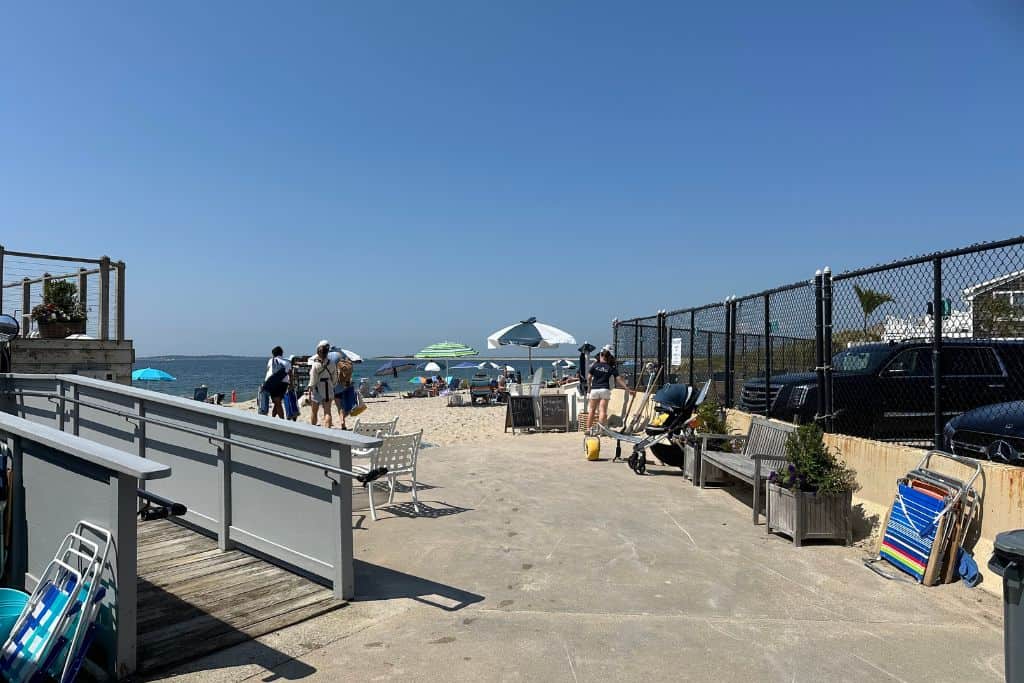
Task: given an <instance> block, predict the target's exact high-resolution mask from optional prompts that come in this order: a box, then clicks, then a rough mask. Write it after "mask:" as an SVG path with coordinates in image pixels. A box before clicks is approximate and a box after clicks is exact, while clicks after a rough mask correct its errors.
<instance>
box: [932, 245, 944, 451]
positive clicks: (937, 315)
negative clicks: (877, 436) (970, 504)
mask: <svg viewBox="0 0 1024 683" xmlns="http://www.w3.org/2000/svg"><path fill="white" fill-rule="evenodd" d="M932 278H933V282H932V384H934V387H933V393H934V396H935V406H934V407H935V442H934V444H933V448H942V427H943V423H942V259H941V258H936V259H935V260H934V261H932Z"/></svg>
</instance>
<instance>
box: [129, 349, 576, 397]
mask: <svg viewBox="0 0 1024 683" xmlns="http://www.w3.org/2000/svg"><path fill="white" fill-rule="evenodd" d="M483 360H487V361H492V360H493V361H494V362H495V363H497V364H499V365H511V366H512V367H514V368H515V369H516V370H518V371H519V372H521V373H523V376H524V377H526V376H527V375H528V374H529V363H528V362H527V360H526V358H516V359H513V360H508V359H506V360H498V359H491V358H487V359H482V358H469V359H458V360H452V361H449V365H458V364H459V363H462V362H464V361H467V362H468V361H477V362H479V361H483ZM552 360H554V358H552V357H546V358H534V360H533V367H534V370H536V369H538V368H544V377H545V378H550V377H551V376H552V367H551V361H552ZM569 360H573V359H572V358H569ZM387 361H388V359H387V358H368V359H366V360H364V361H363V362H362V363H356V365H355V368H354V371H353V373H352V376H353V379H354V381H355V383H356V384H358V383H359V380H360V378H362V377H369V378H370V382H371V383H376V381H377V379H383V380H384V381H386V382H387V383H388V384H389V385H390V386H391V389H392V391H399V390H401V391H408V390H409V389H410V388H412V387H413V385H412V384H410V383H409V380H410V379H412V378H413V377H418V376H422V375H426V374H441V375H444V374H445V372H444V361H439V362H438V365H440V366H441V372H440V373H426V372H424V371H422V370H406V371H404V372H400V373H398V379H397V380H396V379H395V378H394V377H392V376H391V375H390V374H389V375H387V376H386V377H380V378H378V377H375V376H374V374H373V373H374V372H376V371H377V369H378V368H379V367H380V366H381V365H383V364H384V363H386V362H387ZM420 362H426V361H420ZM139 368H158V369H160V370H163V371H164V372H167V373H170V374H171V375H173V376H174V377H175V379H176V381H174V382H133V383H132V385H133V386H136V387H139V388H142V389H149V390H150V391H159V392H162V393H165V394H172V395H174V396H186V397H191V396H192V392H193V389H195V388H196V387H198V386H200V385H201V384H205V385H206V386H208V387H209V388H210V393H211V394H212V393H214V392H222V393H224V394H226V395H227V397H228V398H230V396H231V391H232V390H234V391H235V392H237V395H238V400H239V401H247V400H249V399H253V398H256V394H257V393H258V392H259V388H260V384H262V383H263V376H264V375H265V374H266V370H267V359H266V358H236V357H232V358H190V357H185V358H170V357H159V358H138V359H137V360H136V362H135V369H139ZM474 372H476V370H475V369H466V370H451V371H450V373H449V374H451V375H454V376H455V377H465V378H469V377H472V376H473V373H474ZM484 372H486V373H488V374H489V375H492V376H497V374H498V371H497V370H494V369H491V368H488V369H485V370H484ZM566 372H568V373H570V374H572V373H575V372H576V370H575V368H573V369H570V370H559V374H564V373H566Z"/></svg>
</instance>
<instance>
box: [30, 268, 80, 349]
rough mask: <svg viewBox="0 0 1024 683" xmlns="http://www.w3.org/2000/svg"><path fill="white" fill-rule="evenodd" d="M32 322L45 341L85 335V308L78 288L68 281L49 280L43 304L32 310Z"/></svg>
mask: <svg viewBox="0 0 1024 683" xmlns="http://www.w3.org/2000/svg"><path fill="white" fill-rule="evenodd" d="M32 320H34V321H35V323H36V327H37V328H38V329H39V336H40V337H42V338H43V339H64V338H65V337H68V336H69V335H72V334H84V333H85V306H84V305H82V301H81V299H79V297H78V287H76V286H75V283H73V282H68V281H67V280H49V281H47V282H46V284H44V285H43V303H41V304H39V305H38V306H36V307H35V308H33V309H32Z"/></svg>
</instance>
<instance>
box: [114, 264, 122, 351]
mask: <svg viewBox="0 0 1024 683" xmlns="http://www.w3.org/2000/svg"><path fill="white" fill-rule="evenodd" d="M116 315H117V328H116V329H117V341H119V342H122V341H124V261H118V262H117V313H116Z"/></svg>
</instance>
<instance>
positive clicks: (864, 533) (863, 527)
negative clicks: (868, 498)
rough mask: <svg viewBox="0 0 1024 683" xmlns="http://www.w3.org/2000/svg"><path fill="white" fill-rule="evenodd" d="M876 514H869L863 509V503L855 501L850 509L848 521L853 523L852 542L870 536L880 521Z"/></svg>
mask: <svg viewBox="0 0 1024 683" xmlns="http://www.w3.org/2000/svg"><path fill="white" fill-rule="evenodd" d="M880 521H881V520H880V519H879V517H878V515H870V514H868V513H867V512H865V511H864V505H863V503H857V504H856V505H854V506H853V509H852V510H851V511H850V522H851V524H852V525H853V542H854V543H858V542H860V541H863V540H866V539H869V538H871V536H872V535H873V534H874V533H875V529H876V527H877V526H878V525H879V523H880Z"/></svg>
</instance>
